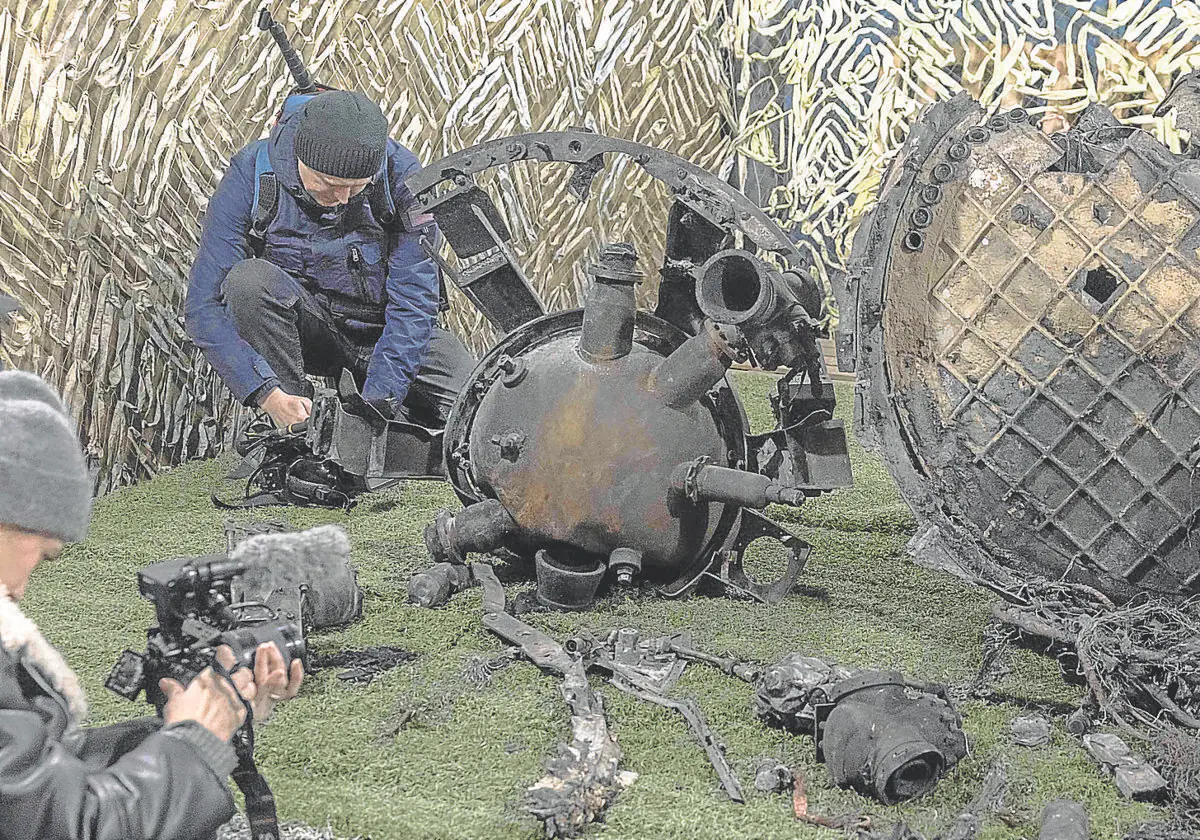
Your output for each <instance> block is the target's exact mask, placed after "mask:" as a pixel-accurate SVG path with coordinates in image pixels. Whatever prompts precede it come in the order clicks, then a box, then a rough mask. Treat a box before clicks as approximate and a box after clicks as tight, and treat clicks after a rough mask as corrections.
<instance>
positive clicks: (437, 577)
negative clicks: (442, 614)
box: [408, 563, 474, 607]
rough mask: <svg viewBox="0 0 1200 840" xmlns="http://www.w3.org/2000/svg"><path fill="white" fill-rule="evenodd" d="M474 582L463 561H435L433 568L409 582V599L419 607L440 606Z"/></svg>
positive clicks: (415, 576)
mask: <svg viewBox="0 0 1200 840" xmlns="http://www.w3.org/2000/svg"><path fill="white" fill-rule="evenodd" d="M473 582H474V580H473V579H472V577H471V570H470V569H469V568H468V567H467V566H465V565H463V564H461V563H435V564H434V565H433V567H432V568H430V569H428V570H426V571H424V572H418V573H417V574H415V575H413V577H412V580H411V581H409V583H408V601H409V603H410V604H416V605H417V606H418V607H440V606H442V605H444V604H445V603H446V602H447V601H449V600H450V598H451V596H453V595H454V594H455V593H458V592H462V591H463V590H464V589H467V588H468V587H470V586H471V584H472V583H473Z"/></svg>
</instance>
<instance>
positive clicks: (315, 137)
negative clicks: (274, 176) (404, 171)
mask: <svg viewBox="0 0 1200 840" xmlns="http://www.w3.org/2000/svg"><path fill="white" fill-rule="evenodd" d="M387 141H388V125H387V118H385V117H384V116H383V111H381V110H379V106H378V105H376V104H375V103H374V102H372V101H371V100H370V99H368V98H367V97H365V96H363V95H362V94H361V93H359V92H358V91H353V90H327V91H325V92H324V93H318V94H317V95H316V96H314V97H313V98H312V99H310V100H308V102H306V103H305V104H304V107H303V109H302V110H301V111H300V125H299V126H298V127H297V128H296V157H298V158H299V159H300V160H301V161H303V162H304V165H305V166H307V167H309V168H310V169H312V170H314V171H316V172H320V173H322V174H324V175H332V176H333V177H335V178H370V177H372V176H373V175H374V174H375V173H376V172H378V171H379V167H380V166H382V165H383V155H384V153H385V152H386V151H387Z"/></svg>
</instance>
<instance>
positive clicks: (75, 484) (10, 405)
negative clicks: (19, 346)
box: [0, 370, 92, 542]
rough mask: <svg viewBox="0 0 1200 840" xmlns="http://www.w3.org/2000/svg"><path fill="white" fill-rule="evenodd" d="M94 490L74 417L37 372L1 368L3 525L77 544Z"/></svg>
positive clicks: (0, 501)
mask: <svg viewBox="0 0 1200 840" xmlns="http://www.w3.org/2000/svg"><path fill="white" fill-rule="evenodd" d="M91 516H92V488H91V483H90V482H89V481H88V471H87V464H86V462H85V461H84V459H83V452H82V450H81V449H80V446H79V438H77V437H76V435H75V429H74V426H73V425H72V423H71V418H70V417H69V416H68V414H67V409H66V407H65V406H64V405H63V402H62V400H61V399H59V396H58V394H56V393H54V390H53V389H52V388H51V387H50V386H49V385H47V384H46V383H45V382H43V381H42V380H41V379H40V378H38V377H37V376H34V375H33V374H32V373H25V372H24V371H19V370H8V371H3V372H0V523H3V524H5V525H15V526H17V527H18V528H23V529H25V530H26V531H36V532H38V533H40V534H46V535H47V536H51V537H57V538H58V539H60V540H62V541H63V542H76V541H78V540H81V539H83V538H84V537H85V536H86V535H87V529H88V520H89V519H91Z"/></svg>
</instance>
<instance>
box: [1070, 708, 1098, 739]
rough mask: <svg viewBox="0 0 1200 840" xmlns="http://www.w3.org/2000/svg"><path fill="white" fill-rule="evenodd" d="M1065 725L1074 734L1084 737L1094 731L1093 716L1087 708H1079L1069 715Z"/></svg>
mask: <svg viewBox="0 0 1200 840" xmlns="http://www.w3.org/2000/svg"><path fill="white" fill-rule="evenodd" d="M1063 725H1064V726H1065V727H1066V728H1067V731H1068V732H1070V733H1071V734H1072V735H1076V736H1079V737H1082V736H1084V735H1086V734H1088V733H1089V732H1091V731H1092V716H1091V714H1090V713H1089V712H1088V710H1087V709H1085V708H1079V709H1076V710H1075V711H1073V712H1071V714H1069V715H1067V717H1066V719H1065V720H1064V721H1063Z"/></svg>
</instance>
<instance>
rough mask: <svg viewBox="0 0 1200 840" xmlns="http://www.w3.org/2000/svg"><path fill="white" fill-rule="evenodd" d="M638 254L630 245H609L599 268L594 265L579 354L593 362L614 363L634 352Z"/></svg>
mask: <svg viewBox="0 0 1200 840" xmlns="http://www.w3.org/2000/svg"><path fill="white" fill-rule="evenodd" d="M637 259H638V255H637V251H636V250H635V249H634V247H633V245H632V244H630V243H628V242H618V243H616V244H613V245H609V246H607V247H606V248H605V249H604V251H603V253H601V255H600V262H599V264H598V265H594V266H591V267H590V268H589V269H588V273H589V274H591V275H592V287H591V289H589V290H588V295H587V301H586V302H585V303H584V306H583V327H582V328H581V330H580V333H579V355H580V356H582V357H583V358H584V359H585V360H586V361H589V362H611V361H613V360H614V359H622V358H624V357H625V356H628V355H629V351H630V350H632V349H633V322H634V318H635V317H636V316H637V302H636V300H635V299H634V287H635V286H636V285H637V284H638V283H640V282H641V280H642V274H641V272H640V271H638V269H637Z"/></svg>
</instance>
